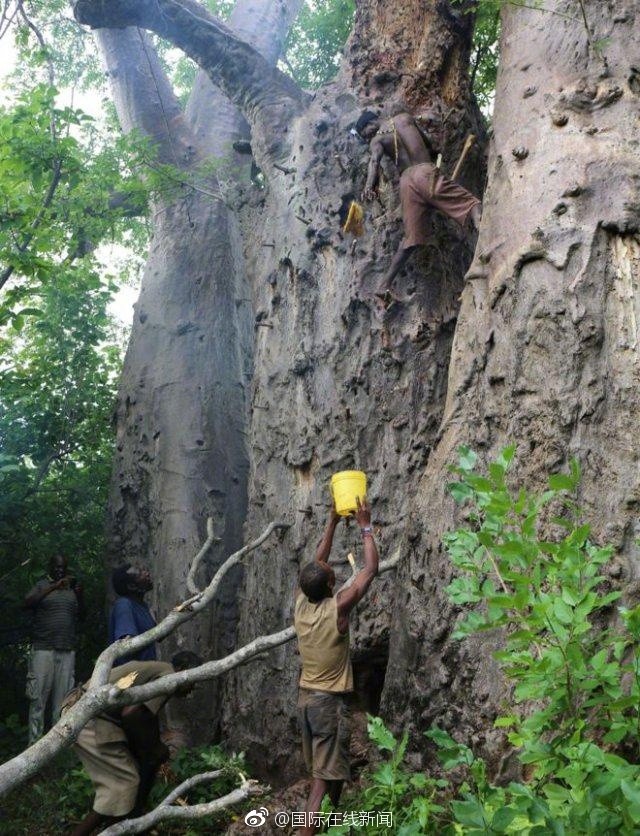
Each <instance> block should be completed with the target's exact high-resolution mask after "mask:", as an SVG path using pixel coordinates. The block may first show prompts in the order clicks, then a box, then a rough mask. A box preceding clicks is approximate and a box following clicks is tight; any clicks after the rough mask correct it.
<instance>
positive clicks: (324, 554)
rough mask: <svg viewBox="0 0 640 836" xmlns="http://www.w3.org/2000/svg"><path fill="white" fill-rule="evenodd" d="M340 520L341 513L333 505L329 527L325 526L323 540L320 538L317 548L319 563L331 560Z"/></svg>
mask: <svg viewBox="0 0 640 836" xmlns="http://www.w3.org/2000/svg"><path fill="white" fill-rule="evenodd" d="M339 522H340V515H339V514H338V512H337V511H336V509H335V507H332V508H331V513H330V514H329V519H328V521H327V527H326V528H325V530H324V534H323V535H322V540H320V542H319V543H318V548H317V549H316V560H317V562H318V563H328V562H329V555H330V554H331V546H332V545H333V535H334V534H335V533H336V527H337V525H338V523H339Z"/></svg>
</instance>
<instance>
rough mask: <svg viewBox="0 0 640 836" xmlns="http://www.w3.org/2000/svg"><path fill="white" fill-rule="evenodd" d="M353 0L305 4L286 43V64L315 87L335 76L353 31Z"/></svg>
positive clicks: (319, 0)
mask: <svg viewBox="0 0 640 836" xmlns="http://www.w3.org/2000/svg"><path fill="white" fill-rule="evenodd" d="M354 14H355V2H354V0H315V2H309V1H308V0H307V2H306V3H305V4H304V6H303V7H302V10H301V12H300V14H299V15H298V19H297V20H296V22H295V23H294V25H293V26H292V28H291V31H290V32H289V36H288V38H287V42H286V45H285V52H284V54H285V59H284V65H285V68H286V69H288V70H289V72H290V73H291V75H292V76H293V77H294V78H295V80H296V81H297V82H298V84H300V85H301V86H302V87H304V88H306V89H309V90H314V89H316V88H317V87H320V86H322V85H323V84H326V83H327V82H328V81H331V79H332V78H333V77H334V76H335V74H336V72H337V71H338V67H339V66H340V59H341V57H342V48H343V46H344V44H345V42H346V40H347V38H348V36H349V32H350V31H351V25H352V23H353V16H354Z"/></svg>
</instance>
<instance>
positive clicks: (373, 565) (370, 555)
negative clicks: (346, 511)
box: [336, 499, 380, 633]
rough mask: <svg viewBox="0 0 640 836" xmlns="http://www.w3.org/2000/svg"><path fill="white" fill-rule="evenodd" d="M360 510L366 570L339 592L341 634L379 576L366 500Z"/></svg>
mask: <svg viewBox="0 0 640 836" xmlns="http://www.w3.org/2000/svg"><path fill="white" fill-rule="evenodd" d="M357 501H358V510H357V511H356V521H357V523H358V525H359V526H360V529H361V531H362V539H363V544H364V569H361V570H360V571H359V572H358V574H357V575H356V579H355V580H354V582H353V583H352V584H351V586H349V587H347V589H343V590H341V591H340V592H338V597H337V601H336V603H337V605H338V629H339V630H340V632H341V633H344V632H346V629H347V624H348V619H349V613H350V612H351V610H352V609H353V608H354V607H355V605H356V604H357V603H358V601H360V600H361V599H362V598H363V597H364V595H365V594H366V592H367V590H368V589H369V587H370V586H371V581H372V580H373V579H374V578H375V576H376V575H377V574H378V564H379V562H380V558H379V555H378V548H377V546H376V543H375V540H374V539H373V531H372V530H371V509H370V508H369V506H368V505H367V502H366V500H365V501H363V502H362V503H361V502H360V500H359V499H358V500H357Z"/></svg>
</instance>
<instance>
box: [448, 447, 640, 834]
mask: <svg viewBox="0 0 640 836" xmlns="http://www.w3.org/2000/svg"><path fill="white" fill-rule="evenodd" d="M513 456H514V448H513V447H510V448H507V449H506V450H505V451H503V453H502V455H501V456H500V457H499V459H498V460H497V461H495V462H493V463H491V464H490V465H489V468H488V471H489V472H488V474H486V475H482V474H479V473H477V472H476V470H475V456H474V455H473V453H472V452H471V451H470V450H468V449H466V448H463V449H461V451H460V460H459V464H458V466H457V467H456V468H454V472H455V473H456V475H457V477H458V481H457V482H455V483H453V484H452V485H451V486H450V488H451V491H452V493H453V495H454V496H455V497H456V499H457V500H458V501H459V502H462V503H465V504H467V506H468V513H469V519H470V521H471V525H470V526H467V527H465V528H461V529H459V530H457V531H455V532H452V533H450V534H448V535H447V536H446V537H445V545H446V547H447V551H448V553H449V556H450V559H451V561H452V563H453V564H454V566H455V567H456V568H457V570H458V573H459V574H458V577H457V578H456V579H455V580H454V581H453V582H452V584H451V585H450V587H449V595H450V598H451V599H452V601H454V602H455V603H457V604H460V605H468V604H471V605H474V609H473V610H471V611H470V612H467V614H466V615H465V616H464V617H463V619H462V621H461V622H460V623H459V625H458V628H457V631H456V635H457V636H458V637H464V636H467V635H470V634H472V633H476V632H478V631H482V630H495V629H496V628H502V629H503V632H504V646H503V648H502V649H501V650H500V651H499V652H497V653H496V654H495V656H496V659H497V660H498V661H499V662H500V665H501V667H502V669H503V671H504V673H505V675H506V676H507V678H508V679H509V680H511V681H512V682H513V684H514V690H513V704H512V705H511V706H510V707H509V711H508V713H507V714H505V715H504V716H502V717H499V718H498V719H497V720H496V725H497V727H502V728H505V729H507V730H508V732H507V737H508V740H509V742H510V743H511V744H512V745H513V746H514V747H516V748H517V750H518V758H519V760H520V762H521V763H522V764H523V765H525V768H526V770H527V772H528V774H529V775H530V776H531V779H532V783H530V784H526V785H520V784H517V785H516V784H513V785H510V787H508V788H507V789H501V788H495V787H490V786H489V785H488V784H486V785H485V786H484V787H483V790H482V793H480V791H479V790H476V791H475V793H470V794H468V797H467V798H466V799H465V801H466V802H467V803H468V805H469V806H468V807H465V808H464V809H465V810H466V813H465V815H467V813H468V814H469V816H470V817H471V816H473V815H475V816H476V819H477V818H478V817H479V816H480V811H481V812H482V816H483V817H484V820H485V821H487V820H488V821H492V819H491V817H492V816H494V815H497V811H499V810H502V811H505V810H509V811H510V812H509V813H508V814H507V812H502V813H501V816H503V817H504V820H505V822H506V820H507V818H508V817H509V816H511V822H510V823H508V824H506V825H505V827H506V829H503V830H498V831H497V832H514V831H513V830H512V829H511V828H512V825H513V823H514V822H516V821H517V827H518V828H520V830H525V831H526V832H538V831H537V830H536V828H537V827H544V828H550V830H549V831H547V830H540V831H539V832H554V833H565V832H566V833H580V832H582V833H587V832H595V831H598V830H601V831H602V832H606V833H609V832H610V833H634V832H637V829H638V826H639V825H640V806H639V805H638V804H637V801H638V798H640V795H639V794H640V768H639V767H638V765H637V763H636V762H637V760H638V755H639V751H638V731H639V729H640V687H639V678H638V671H639V664H640V660H639V651H638V638H640V633H639V632H638V629H639V627H640V611H639V610H638V609H634V610H625V609H622V610H621V616H622V626H621V628H620V629H614V628H613V627H611V626H609V625H610V622H611V609H612V605H613V603H614V602H615V601H616V600H617V599H618V598H619V597H620V592H618V591H615V590H611V589H610V587H609V583H608V581H607V579H606V577H605V576H604V575H603V574H602V568H603V566H604V565H605V564H606V563H607V562H608V561H609V559H610V557H611V554H612V549H611V548H610V547H599V546H597V545H595V544H593V543H592V542H591V540H590V529H589V526H588V525H587V524H584V523H582V521H581V520H580V518H579V510H578V509H577V508H576V506H575V503H574V502H573V500H572V499H571V495H572V494H573V493H574V492H575V490H576V488H577V487H578V484H579V480H580V468H579V466H578V463H577V462H575V461H573V462H571V466H570V473H569V474H554V475H552V476H551V477H550V478H549V482H548V484H549V487H548V490H545V491H543V492H542V493H540V494H532V493H529V492H527V491H525V490H524V489H520V490H518V491H512V490H510V489H509V487H508V485H507V481H506V474H507V469H508V467H509V465H510V463H511V461H512V459H513ZM543 513H544V514H545V515H546V518H547V519H549V518H550V523H553V524H555V532H556V533H555V536H554V537H553V538H550V539H547V538H541V537H540V535H539V528H540V518H541V516H542V514H543ZM554 514H555V516H552V515H554ZM547 525H549V522H548V523H547ZM478 602H481V605H480V606H479V607H475V605H476V604H477V603H478ZM532 705H533V706H535V709H534V710H532V708H531V706H532ZM613 748H616V749H617V754H614V753H613V751H612V749H613ZM623 755H624V756H626V757H623ZM636 796H637V797H636ZM474 805H475V806H474ZM472 807H473V808H474V809H475V811H476V812H475V813H472V809H471V808H472ZM462 823H464V822H462ZM467 823H468V824H470V823H471V819H469V821H468V822H467ZM491 827H492V828H493V829H494V830H495V826H494V825H493V824H491ZM527 828H529V830H527ZM469 832H473V831H469ZM478 832H480V831H478Z"/></svg>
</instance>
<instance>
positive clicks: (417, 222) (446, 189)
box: [400, 163, 480, 249]
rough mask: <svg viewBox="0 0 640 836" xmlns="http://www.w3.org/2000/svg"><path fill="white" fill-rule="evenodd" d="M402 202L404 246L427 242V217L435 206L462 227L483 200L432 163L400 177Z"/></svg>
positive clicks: (415, 167) (408, 169)
mask: <svg viewBox="0 0 640 836" xmlns="http://www.w3.org/2000/svg"><path fill="white" fill-rule="evenodd" d="M400 203H401V204H402V220H403V222H404V239H403V241H402V246H403V248H405V249H406V248H407V247H416V246H419V245H420V244H425V243H426V241H427V220H428V217H429V212H430V210H431V209H439V210H440V211H441V212H444V214H445V215H448V216H449V217H450V218H452V219H453V220H454V221H457V222H458V223H459V224H460V226H464V224H465V222H466V220H467V218H468V217H469V213H470V212H471V210H472V209H473V207H474V206H479V205H480V201H479V200H478V198H477V197H474V196H473V195H472V194H471V192H468V191H467V190H466V189H464V188H463V187H462V186H460V185H458V183H454V182H453V181H452V180H449V179H448V178H447V177H444V176H443V175H442V174H440V173H439V172H438V171H437V170H436V167H435V166H434V165H433V164H432V163H420V164H419V165H412V166H410V167H409V168H407V169H405V170H404V171H403V172H402V175H401V176H400Z"/></svg>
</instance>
